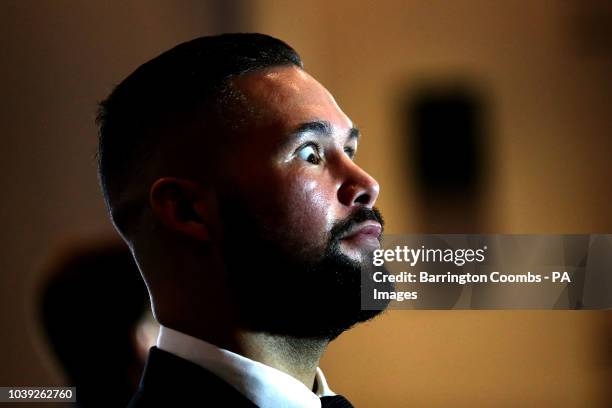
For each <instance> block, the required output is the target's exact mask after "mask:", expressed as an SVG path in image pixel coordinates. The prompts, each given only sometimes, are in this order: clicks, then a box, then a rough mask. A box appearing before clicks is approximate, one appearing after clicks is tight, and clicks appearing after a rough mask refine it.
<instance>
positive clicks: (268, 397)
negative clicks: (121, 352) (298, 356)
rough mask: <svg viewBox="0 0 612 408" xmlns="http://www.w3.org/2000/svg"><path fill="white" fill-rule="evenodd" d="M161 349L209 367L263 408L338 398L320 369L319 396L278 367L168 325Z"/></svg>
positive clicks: (309, 407) (303, 407)
mask: <svg viewBox="0 0 612 408" xmlns="http://www.w3.org/2000/svg"><path fill="white" fill-rule="evenodd" d="M157 348H159V349H161V350H164V351H167V352H169V353H172V354H174V355H176V356H178V357H181V358H183V359H185V360H189V361H191V362H192V363H195V364H198V365H199V366H201V367H204V368H206V369H207V370H208V371H210V372H212V373H213V374H215V375H216V376H217V377H219V378H221V379H222V380H224V381H225V382H227V383H228V384H230V385H231V386H233V387H234V388H236V389H237V390H238V391H239V392H240V393H241V394H242V395H244V396H245V397H247V398H248V399H249V400H250V401H251V402H253V403H254V404H255V405H257V406H258V407H260V408H272V407H274V408H279V407H280V408H321V400H320V399H319V397H323V396H330V395H336V394H335V393H334V392H333V391H332V390H331V389H330V388H329V386H328V385H327V381H326V380H325V376H324V375H323V371H321V369H320V368H319V367H317V372H316V375H315V384H316V387H315V388H316V390H317V392H316V394H315V393H314V392H312V391H311V390H309V389H308V387H306V386H305V385H304V384H303V383H302V382H300V381H298V380H297V379H295V378H294V377H292V376H291V375H289V374H287V373H284V372H282V371H280V370H277V369H276V368H273V367H270V366H267V365H265V364H262V363H260V362H257V361H254V360H251V359H249V358H246V357H244V356H241V355H240V354H236V353H233V352H231V351H229V350H225V349H222V348H219V347H217V346H215V345H213V344H210V343H208V342H206V341H204V340H200V339H198V338H195V337H192V336H189V335H187V334H185V333H181V332H178V331H176V330H173V329H170V328H167V327H164V326H161V327H160V330H159V337H158V338H157Z"/></svg>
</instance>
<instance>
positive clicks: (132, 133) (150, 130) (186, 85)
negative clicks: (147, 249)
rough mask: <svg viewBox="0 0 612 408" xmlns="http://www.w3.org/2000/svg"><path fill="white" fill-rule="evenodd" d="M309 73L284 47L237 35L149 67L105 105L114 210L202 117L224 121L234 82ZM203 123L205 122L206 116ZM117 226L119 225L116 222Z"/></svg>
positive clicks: (107, 178) (103, 133) (108, 193)
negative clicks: (268, 73)
mask: <svg viewBox="0 0 612 408" xmlns="http://www.w3.org/2000/svg"><path fill="white" fill-rule="evenodd" d="M290 65H295V66H297V67H299V68H303V65H302V61H301V59H300V56H299V55H298V54H297V52H296V51H295V50H293V49H292V48H291V47H290V46H289V45H287V44H285V43H284V42H283V41H281V40H278V39H276V38H273V37H270V36H268V35H264V34H257V33H235V34H222V35H218V36H208V37H200V38H196V39H194V40H191V41H188V42H185V43H182V44H179V45H177V46H176V47H174V48H172V49H170V50H168V51H166V52H164V53H163V54H161V55H159V56H158V57H156V58H154V59H152V60H151V61H149V62H146V63H145V64H143V65H141V66H140V67H139V68H138V69H136V70H135V71H134V72H133V73H132V74H130V75H129V76H128V77H127V78H126V79H125V80H123V82H121V83H120V84H119V85H118V86H117V87H116V88H115V89H114V90H113V91H112V93H111V94H110V96H109V97H108V98H107V99H106V100H104V101H103V102H101V103H100V105H99V111H98V116H97V121H96V122H97V124H98V126H99V144H98V155H97V157H98V175H99V178H100V184H101V186H102V191H103V193H104V198H105V201H106V204H107V206H108V208H109V209H110V210H111V214H112V209H113V202H114V200H115V198H116V197H119V196H120V195H121V193H122V192H123V191H125V189H126V188H127V187H128V186H129V182H130V181H129V180H130V178H129V177H128V175H130V174H131V173H132V172H134V171H136V170H137V168H138V167H140V166H142V164H143V162H146V160H147V157H150V155H151V154H152V152H154V151H155V148H156V146H158V145H159V143H160V136H161V134H162V133H164V134H168V133H169V132H162V131H161V130H162V129H172V128H173V127H175V126H178V125H181V124H183V123H184V122H186V121H192V120H194V118H195V115H194V114H195V113H196V110H197V111H198V113H200V114H201V113H202V112H205V113H206V115H213V116H214V115H216V116H219V115H222V114H223V112H222V111H223V109H220V108H219V106H220V105H223V106H226V105H227V101H222V99H223V98H224V95H227V94H231V92H230V93H228V92H227V89H228V87H229V82H230V81H229V80H230V79H231V78H233V77H235V76H238V75H242V74H245V73H248V72H252V71H256V70H261V69H266V68H270V67H274V66H290ZM200 116H201V115H200ZM115 224H116V225H117V221H116V220H115Z"/></svg>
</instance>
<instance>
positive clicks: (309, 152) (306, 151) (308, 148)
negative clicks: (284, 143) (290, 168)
mask: <svg viewBox="0 0 612 408" xmlns="http://www.w3.org/2000/svg"><path fill="white" fill-rule="evenodd" d="M298 157H299V158H300V159H302V160H305V161H307V162H308V163H312V164H319V163H321V154H320V153H319V148H318V146H317V145H315V144H312V143H309V144H307V145H305V146H303V147H301V148H300V149H299V151H298Z"/></svg>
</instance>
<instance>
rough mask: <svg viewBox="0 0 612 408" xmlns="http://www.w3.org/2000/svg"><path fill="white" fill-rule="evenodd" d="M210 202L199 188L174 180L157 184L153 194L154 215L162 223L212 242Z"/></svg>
mask: <svg viewBox="0 0 612 408" xmlns="http://www.w3.org/2000/svg"><path fill="white" fill-rule="evenodd" d="M207 198H208V197H207V194H206V191H205V189H204V188H202V187H201V186H200V185H199V184H197V183H194V182H192V181H189V180H183V179H177V178H174V177H163V178H160V179H158V180H156V181H155V182H154V183H153V185H152V186H151V190H150V191H149V202H150V204H151V208H152V210H153V214H154V215H155V216H156V217H157V218H158V219H159V220H160V221H161V223H162V224H163V225H164V226H166V227H167V228H168V229H170V230H172V231H174V232H177V233H179V234H184V235H188V236H190V237H191V238H194V239H197V240H199V241H208V240H209V239H210V225H209V222H208V221H209V220H210V217H209V214H208V212H207V209H208V205H207V204H208V199H207Z"/></svg>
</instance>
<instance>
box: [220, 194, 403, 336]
mask: <svg viewBox="0 0 612 408" xmlns="http://www.w3.org/2000/svg"><path fill="white" fill-rule="evenodd" d="M239 202H240V201H239V200H225V202H223V203H222V204H223V205H222V206H221V208H222V218H223V222H224V226H225V234H224V243H223V249H222V251H223V257H224V260H225V264H226V270H227V274H228V278H229V282H230V285H231V289H232V293H233V294H234V295H235V299H234V301H235V304H236V306H237V312H238V316H239V319H240V323H241V325H242V327H243V328H245V329H248V330H252V331H258V332H265V333H269V334H273V335H283V336H291V337H296V338H304V339H306V338H313V339H314V338H316V339H325V340H329V341H331V340H333V339H335V338H336V337H338V336H339V335H340V334H341V333H342V332H344V331H345V330H348V329H349V328H351V327H353V326H354V325H355V324H357V323H361V322H365V321H368V320H371V319H373V318H374V317H376V316H377V315H379V314H380V313H382V312H383V311H384V310H385V309H386V307H387V305H388V303H389V301H388V300H387V301H384V302H382V303H379V304H377V308H376V310H362V307H361V306H362V305H361V296H362V291H363V290H367V289H366V288H363V287H362V285H361V282H362V277H363V278H364V279H366V280H364V281H366V282H371V281H372V279H371V276H372V274H373V272H374V271H373V268H374V267H373V266H372V261H371V256H372V254H371V253H369V254H368V253H366V254H363V255H364V256H362V257H361V261H358V260H355V259H353V258H351V257H349V256H347V255H346V254H344V253H343V252H342V251H341V249H340V243H341V236H342V235H343V234H344V233H346V232H348V231H349V230H350V229H351V228H352V227H353V226H354V225H356V224H358V223H361V222H363V221H366V220H374V221H377V222H379V223H380V224H381V225H384V221H383V218H382V216H381V214H380V212H379V211H378V210H377V209H376V208H373V209H369V208H364V207H362V208H360V209H359V210H358V211H356V212H354V213H353V214H352V215H351V216H350V217H349V218H347V219H345V220H341V221H339V222H337V223H336V224H335V225H334V226H333V228H332V229H331V231H330V233H329V234H328V236H329V237H328V239H327V242H326V243H324V245H323V249H322V250H320V249H319V250H318V251H314V250H304V249H301V250H295V248H296V247H300V245H296V242H291V239H290V238H289V237H287V236H286V235H285V236H284V235H283V233H282V231H280V232H279V231H275V232H274V233H270V225H269V224H270V222H268V223H265V222H263V221H262V220H261V219H260V218H258V217H256V216H254V215H252V214H249V212H248V210H247V209H245V208H239V207H241V206H240V205H237V203H239ZM293 239H294V240H295V238H293ZM308 244H312V243H304V245H303V246H302V248H309V247H310V248H312V247H317V248H321V245H318V246H316V245H308ZM290 248H291V249H290ZM313 252H319V253H318V254H315V253H313ZM381 269H383V268H380V267H379V268H377V270H378V271H380V270H381ZM383 273H385V274H386V273H387V272H386V271H384V272H383ZM379 288H380V285H379ZM392 288H393V284H391V283H387V284H386V287H385V288H383V289H385V290H392Z"/></svg>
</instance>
